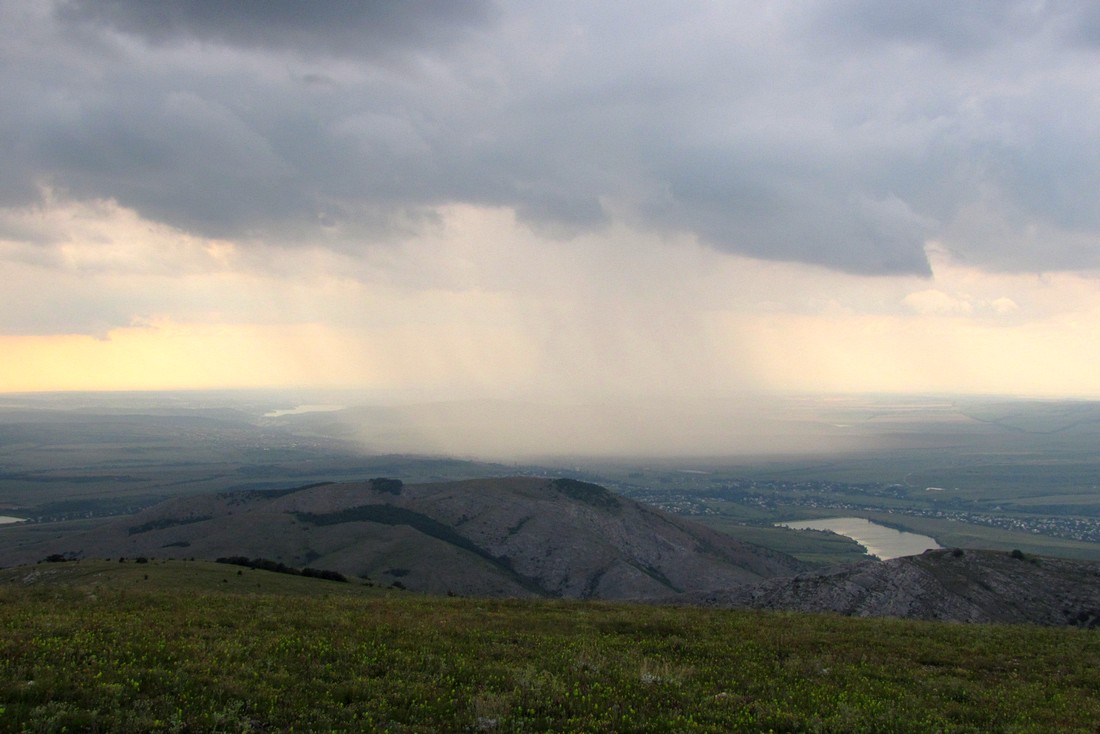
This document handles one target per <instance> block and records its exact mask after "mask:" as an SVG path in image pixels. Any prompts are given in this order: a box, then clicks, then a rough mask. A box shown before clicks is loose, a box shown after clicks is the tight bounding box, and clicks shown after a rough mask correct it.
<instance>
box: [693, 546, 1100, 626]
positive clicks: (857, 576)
mask: <svg viewBox="0 0 1100 734" xmlns="http://www.w3.org/2000/svg"><path fill="white" fill-rule="evenodd" d="M683 601H685V602H688V601H691V602H697V603H705V604H715V605H720V606H731V607H753V608H758V609H785V610H790V611H803V612H826V613H836V614H845V615H851V616H860V617H905V618H909V619H927V620H946V621H955V622H1003V623H1028V624H1043V625H1066V624H1068V625H1078V626H1097V624H1098V623H1100V563H1096V562H1092V561H1075V560H1068V559H1062V558H1047V557H1034V558H1024V557H1019V556H1018V555H1016V556H1014V555H1013V554H1011V553H1008V552H1006V551H975V550H966V551H963V550H960V549H955V550H950V549H944V550H934V551H927V552H925V553H922V554H921V555H918V556H906V557H903V558H895V559H892V560H889V561H864V562H862V563H859V564H856V565H854V566H850V567H846V568H842V569H837V570H834V571H832V572H828V573H817V574H813V573H811V574H803V575H799V576H796V577H794V578H788V579H770V580H766V581H762V582H759V583H757V584H751V585H743V586H739V587H735V588H730V589H726V590H722V591H720V592H714V593H711V594H689V595H686V598H684V599H683Z"/></svg>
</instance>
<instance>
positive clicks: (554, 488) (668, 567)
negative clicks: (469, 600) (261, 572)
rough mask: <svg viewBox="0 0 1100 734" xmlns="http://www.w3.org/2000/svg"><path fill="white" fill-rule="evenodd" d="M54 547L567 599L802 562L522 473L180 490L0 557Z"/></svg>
mask: <svg viewBox="0 0 1100 734" xmlns="http://www.w3.org/2000/svg"><path fill="white" fill-rule="evenodd" d="M53 553H61V554H65V555H67V556H70V557H84V558H96V557H118V556H127V557H134V556H147V557H177V558H190V557H195V558H204V559H214V558H217V557H223V556H249V557H263V558H269V559H272V560H274V561H278V562H283V563H286V564H287V565H289V566H295V567H305V566H311V567H314V568H321V569H329V570H333V571H337V572H340V573H342V574H344V575H346V576H351V577H369V578H370V579H372V580H374V581H376V582H379V583H383V584H397V585H400V586H402V587H405V588H408V589H411V590H416V591H424V592H429V593H437V594H443V593H458V594H464V595H483V596H549V597H565V598H579V599H654V598H659V597H664V596H668V595H670V594H679V593H684V592H689V591H701V590H706V589H713V588H719V587H728V586H733V585H738V584H744V583H750V582H755V581H759V580H762V579H766V578H771V577H775V576H782V575H790V574H794V573H797V572H799V571H801V570H804V569H805V568H806V566H805V565H804V564H802V563H801V562H799V561H797V560H796V559H794V558H792V557H790V556H786V555H784V554H781V553H777V552H775V551H771V550H768V549H765V548H761V547H759V546H755V545H752V544H749V543H745V542H742V541H738V540H736V539H734V538H731V537H729V536H728V535H724V534H722V533H719V532H716V531H713V530H710V529H708V528H705V527H703V526H701V525H698V524H696V523H693V522H691V521H689V520H686V519H684V518H680V517H677V516H675V515H670V514H668V513H665V512H662V511H660V510H657V509H655V508H652V507H649V506H647V505H643V504H640V503H638V502H634V501H633V500H630V499H627V498H625V497H621V496H618V495H615V494H613V493H611V492H609V491H608V490H606V489H604V488H603V487H600V486H598V485H595V484H589V483H586V482H580V481H577V480H572V479H543V478H532V477H512V478H504V479H479V480H468V481H460V482H444V483H434V484H416V485H406V484H402V483H401V482H400V481H398V480H393V479H374V480H371V481H367V482H361V483H344V484H316V485H310V486H307V487H300V488H296V489H292V490H284V491H243V492H227V493H220V494H211V495H200V496H192V497H186V498H179V499H174V500H169V501H167V502H164V503H161V504H158V505H156V506H154V507H151V508H148V509H147V510H145V511H143V512H141V513H139V514H138V515H136V516H133V517H129V518H126V519H124V520H120V521H118V522H116V523H113V524H111V525H109V526H107V527H106V528H101V529H98V530H97V531H95V532H94V533H85V534H80V535H73V536H69V537H66V538H62V539H60V540H59V541H57V542H55V543H53V544H38V545H36V546H34V547H29V548H24V549H22V551H21V552H20V553H19V554H18V555H19V556H20V557H18V558H14V559H10V560H12V561H15V562H20V563H26V562H34V561H36V560H40V559H42V558H44V557H45V556H46V555H50V554H53ZM5 560H6V561H7V560H8V559H5Z"/></svg>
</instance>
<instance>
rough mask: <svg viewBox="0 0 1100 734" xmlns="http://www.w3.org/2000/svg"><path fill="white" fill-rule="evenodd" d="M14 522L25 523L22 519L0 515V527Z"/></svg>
mask: <svg viewBox="0 0 1100 734" xmlns="http://www.w3.org/2000/svg"><path fill="white" fill-rule="evenodd" d="M13 522H23V518H21V517H8V516H7V515H0V525H10V524H11V523H13Z"/></svg>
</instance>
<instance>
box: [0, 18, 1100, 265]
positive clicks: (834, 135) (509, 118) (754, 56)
mask: <svg viewBox="0 0 1100 734" xmlns="http://www.w3.org/2000/svg"><path fill="white" fill-rule="evenodd" d="M0 21H2V23H0V27H2V30H0V34H2V37H0V58H2V60H3V63H2V66H0V89H2V90H3V93H4V98H5V104H4V106H3V109H2V110H0V141H2V142H3V144H4V149H5V151H6V152H5V165H4V166H3V168H2V170H0V206H4V207H9V208H12V207H27V206H33V205H42V202H43V197H44V196H47V195H48V196H54V197H68V198H71V199H75V200H113V201H115V202H117V203H118V204H119V205H121V206H123V207H128V208H131V209H133V210H135V211H136V212H138V213H139V214H140V215H141V216H142V217H144V218H146V219H148V220H150V221H154V222H157V223H161V224H165V225H169V226H172V227H176V228H179V229H180V230H183V231H184V232H187V233H191V234H194V235H196V236H202V237H213V238H225V239H231V240H234V241H236V242H239V243H242V244H246V245H247V244H252V245H256V246H263V245H274V246H280V247H295V246H309V247H327V248H332V249H334V250H337V251H339V252H342V253H352V254H354V253H357V252H365V251H368V250H370V249H371V248H374V247H377V246H379V245H380V244H382V243H386V242H393V241H395V240H400V239H401V238H403V237H408V236H412V235H415V234H417V233H420V232H423V231H425V230H426V229H430V228H432V227H434V226H438V223H439V216H440V215H439V210H440V208H441V207H446V206H450V205H473V206H483V207H502V208H507V209H510V210H512V211H514V212H515V214H516V216H517V217H518V218H519V220H520V221H521V222H523V223H525V224H526V225H527V226H529V227H530V228H531V230H532V231H533V232H534V233H536V234H537V235H538V236H540V237H543V238H545V239H548V240H562V239H569V238H575V237H579V236H581V235H586V234H591V233H598V232H600V231H603V230H605V229H607V228H608V227H612V226H616V225H622V226H626V227H631V228H635V229H637V230H640V231H652V232H657V233H666V234H668V235H670V236H685V235H686V236H688V237H693V238H695V239H697V240H698V241H699V242H701V243H702V244H704V245H706V246H708V247H711V248H714V249H716V250H719V251H724V252H730V253H736V254H741V255H747V256H750V257H754V258H760V259H764V260H779V261H787V262H795V263H806V264H811V265H817V266H823V267H825V268H829V269H833V270H838V271H844V272H848V273H856V274H866V275H918V276H927V275H929V274H930V272H931V271H930V265H929V262H928V258H927V254H926V252H927V249H928V247H929V243H930V242H934V243H936V246H937V247H940V248H943V249H945V250H946V251H948V252H950V253H951V254H952V255H953V256H954V257H955V258H957V259H958V260H959V261H962V262H967V263H969V264H971V265H973V266H976V267H981V268H986V269H989V270H999V271H1048V270H1092V269H1095V268H1096V267H1097V266H1100V247H1098V246H1097V245H1098V243H1100V239H1098V238H1100V210H1098V209H1097V207H1096V206H1095V192H1096V191H1097V190H1100V135H1098V130H1097V125H1098V124H1100V122H1098V121H1100V109H1097V108H1098V106H1100V78H1098V77H1097V75H1096V74H1095V72H1094V70H1095V67H1096V63H1097V61H1098V57H1097V52H1098V51H1100V31H1098V30H1097V29H1100V13H1097V12H1096V11H1095V10H1094V9H1093V8H1092V5H1091V4H1089V3H1084V2H1080V3H1078V2H1068V1H1066V2H1051V3H1033V2H976V3H968V4H965V5H961V6H960V5H958V4H957V3H946V2H922V3H903V4H897V3H890V4H883V3H875V2H865V1H863V0H858V1H857V0H852V1H848V2H791V3H769V4H766V5H761V4H759V3H709V2H677V3H668V4H658V5H656V6H654V5H652V4H647V5H644V6H641V5H638V4H636V3H626V2H607V3H582V2H576V3H574V2H554V3H544V4H529V3H518V2H517V3H509V2H501V3H493V4H490V3H488V2H481V1H473V0H470V1H467V2H442V1H433V2H408V3H378V2H327V3H298V2H224V3H223V2H197V1H193V2H176V3H147V2H136V1H127V0H103V1H100V2H92V1H91V0H71V1H68V2H61V1H59V2H55V3H48V2H46V3H38V4H28V3H19V2H14V1H9V2H3V3H2V4H0ZM7 232H8V233H7V234H3V235H0V236H3V237H6V238H8V239H16V240H19V241H20V242H23V243H26V244H28V246H35V247H48V246H49V243H48V242H47V243H43V242H42V241H41V239H42V235H41V234H35V233H33V232H31V233H24V234H22V235H19V234H18V233H13V230H12V228H11V226H8V227H7Z"/></svg>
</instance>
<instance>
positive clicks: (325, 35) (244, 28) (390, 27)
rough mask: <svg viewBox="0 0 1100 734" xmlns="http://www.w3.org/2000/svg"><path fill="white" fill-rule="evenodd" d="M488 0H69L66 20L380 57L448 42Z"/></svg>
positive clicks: (162, 37) (165, 39)
mask: <svg viewBox="0 0 1100 734" xmlns="http://www.w3.org/2000/svg"><path fill="white" fill-rule="evenodd" d="M489 9H490V8H489V6H488V4H487V3H486V2H485V1H484V0H418V1H417V2H382V1H379V0H367V1H363V0H358V1H357V0H326V1H325V2H319V3H311V2H302V1H301V0H236V1H233V0H229V1H225V2H211V1H210V0H178V1H174V2H145V1H144V0H67V1H66V2H63V3H62V4H61V5H60V6H59V7H58V16H59V17H60V18H61V19H63V20H64V21H66V22H78V23H80V22H84V23H93V24H99V25H102V26H104V27H110V28H115V29H117V30H119V31H121V32H123V33H131V34H135V35H137V36H140V37H142V38H144V39H146V40H147V41H150V42H152V43H157V44H163V43H172V42H176V41H181V40H196V41H203V42H210V43H219V44H228V45H242V46H249V47H256V48H269V49H281V50H297V51H301V52H303V53H314V54H322V55H336V56H344V55H350V56H358V57H373V56H379V55H384V54H387V53H395V52H398V53H400V52H402V51H404V50H407V49H409V48H416V47H431V46H433V45H440V44H443V45H445V44H448V43H450V42H451V41H452V40H453V39H454V38H455V37H456V36H458V35H461V32H462V31H463V30H465V29H466V28H467V27H469V26H470V25H477V24H481V23H482V22H484V21H485V20H486V18H487V16H488V14H489V12H488V11H489Z"/></svg>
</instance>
